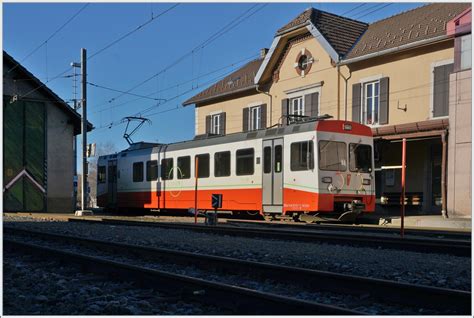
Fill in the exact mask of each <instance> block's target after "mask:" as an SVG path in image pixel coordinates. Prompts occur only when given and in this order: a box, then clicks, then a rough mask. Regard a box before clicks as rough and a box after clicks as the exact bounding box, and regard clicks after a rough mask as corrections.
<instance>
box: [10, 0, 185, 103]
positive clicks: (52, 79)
mask: <svg viewBox="0 0 474 318" xmlns="http://www.w3.org/2000/svg"><path fill="white" fill-rule="evenodd" d="M88 5H89V4H86V5H85V6H83V7H82V8H81V10H79V11H78V12H77V13H76V14H75V15H74V16H73V17H72V18H71V19H69V20H68V22H67V23H69V22H70V21H72V19H73V18H74V17H75V16H77V15H78V14H79V13H80V12H81V11H82V10H84V9H85V8H86V7H87V6H88ZM178 5H179V3H178V4H175V5H173V6H172V7H170V8H168V9H166V10H165V11H163V12H162V13H161V14H159V15H157V16H156V17H152V18H151V19H149V20H148V21H147V22H145V23H143V24H141V25H139V26H138V27H136V28H135V29H133V30H132V31H130V32H128V33H126V34H125V35H123V36H121V37H120V38H118V39H117V40H115V41H113V42H111V43H109V44H108V45H106V46H105V47H103V48H102V49H100V50H99V51H97V52H95V53H94V54H93V55H91V56H89V57H88V58H87V61H88V60H90V59H91V58H92V57H94V56H97V55H99V54H100V53H102V52H104V51H105V50H106V49H108V48H110V47H111V46H113V45H114V44H116V43H118V42H120V41H122V40H123V39H125V38H126V37H128V36H130V35H131V34H133V33H135V32H136V31H138V30H140V29H142V28H143V27H144V26H145V25H147V24H149V23H150V22H151V21H154V20H155V19H157V18H158V17H160V16H162V15H163V14H165V13H167V12H169V11H170V10H172V9H174V8H176V7H177V6H178ZM64 26H65V25H63V26H62V27H61V28H60V29H62V28H63V27H64ZM57 32H59V31H57ZM57 32H55V33H54V34H53V35H52V36H54V35H55V34H56V33H57ZM50 38H51V36H50ZM50 38H48V40H49V39H50ZM48 40H46V41H45V42H44V43H43V44H41V46H43V45H44V44H45V43H46V42H47V41H48ZM41 46H40V47H41ZM40 47H38V49H39V48H40ZM23 60H24V59H23ZM18 65H20V63H18V64H17V65H16V66H15V68H16V67H17V66H18ZM70 68H71V67H68V68H67V69H66V70H64V71H63V72H61V73H59V74H58V75H56V76H54V77H52V78H51V79H49V80H47V81H46V82H44V83H42V84H41V85H39V86H38V87H36V88H34V89H32V90H31V91H29V92H27V93H25V94H24V95H22V96H20V98H22V97H26V96H28V95H30V94H31V93H33V92H35V91H37V90H38V89H40V88H42V87H44V86H46V84H48V83H50V82H52V81H54V80H55V79H58V78H61V77H62V76H63V75H64V74H65V73H67V72H68V71H69V70H70ZM12 70H13V69H11V70H10V71H9V72H11V71H12Z"/></svg>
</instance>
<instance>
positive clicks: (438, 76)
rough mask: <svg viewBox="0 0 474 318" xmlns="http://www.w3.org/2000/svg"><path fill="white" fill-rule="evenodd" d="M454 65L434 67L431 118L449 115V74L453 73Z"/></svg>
mask: <svg viewBox="0 0 474 318" xmlns="http://www.w3.org/2000/svg"><path fill="white" fill-rule="evenodd" d="M453 69H454V64H447V65H442V66H438V67H435V68H434V70H433V72H434V88H433V91H434V92H433V93H434V94H433V117H439V116H447V115H448V114H449V74H451V73H452V72H453Z"/></svg>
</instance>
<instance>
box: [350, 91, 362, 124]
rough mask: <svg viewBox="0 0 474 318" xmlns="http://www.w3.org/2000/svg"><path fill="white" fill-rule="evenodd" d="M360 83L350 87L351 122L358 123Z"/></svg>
mask: <svg viewBox="0 0 474 318" xmlns="http://www.w3.org/2000/svg"><path fill="white" fill-rule="evenodd" d="M361 88H362V85H361V84H360V83H357V84H353V85H352V121H354V122H356V123H360V93H361Z"/></svg>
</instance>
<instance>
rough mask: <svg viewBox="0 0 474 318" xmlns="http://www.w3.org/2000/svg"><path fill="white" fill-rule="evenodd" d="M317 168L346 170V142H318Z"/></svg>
mask: <svg viewBox="0 0 474 318" xmlns="http://www.w3.org/2000/svg"><path fill="white" fill-rule="evenodd" d="M319 169H321V170H329V171H346V169H347V148H346V143H344V142H338V141H328V140H321V141H320V142H319Z"/></svg>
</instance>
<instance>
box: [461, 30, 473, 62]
mask: <svg viewBox="0 0 474 318" xmlns="http://www.w3.org/2000/svg"><path fill="white" fill-rule="evenodd" d="M471 43H472V42H471V34H467V35H464V36H462V37H461V70H466V69H470V68H471V63H472V55H471V52H472V48H471Z"/></svg>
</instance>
